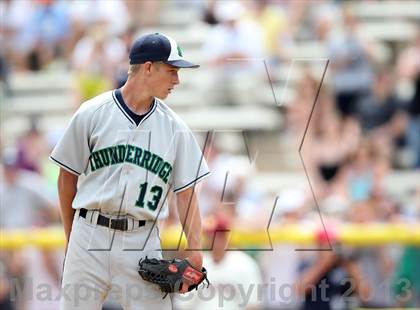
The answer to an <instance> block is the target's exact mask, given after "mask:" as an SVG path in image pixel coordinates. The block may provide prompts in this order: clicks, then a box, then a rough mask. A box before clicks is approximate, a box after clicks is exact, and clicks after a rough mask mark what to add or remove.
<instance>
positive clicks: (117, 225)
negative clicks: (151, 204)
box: [79, 208, 146, 231]
mask: <svg viewBox="0 0 420 310" xmlns="http://www.w3.org/2000/svg"><path fill="white" fill-rule="evenodd" d="M87 212H88V210H87V209H84V208H82V209H80V211H79V216H81V217H83V218H86V214H87ZM96 223H97V224H98V225H101V226H105V227H108V228H111V229H117V230H122V231H126V230H128V219H126V218H123V219H110V218H108V217H106V216H103V215H101V214H99V215H98V221H97V222H96ZM144 225H146V221H134V227H133V228H137V227H142V226H144Z"/></svg>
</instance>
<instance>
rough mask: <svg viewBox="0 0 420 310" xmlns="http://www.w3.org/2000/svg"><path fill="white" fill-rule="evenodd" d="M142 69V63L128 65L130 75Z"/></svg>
mask: <svg viewBox="0 0 420 310" xmlns="http://www.w3.org/2000/svg"><path fill="white" fill-rule="evenodd" d="M139 69H140V64H134V65H130V66H129V67H128V72H127V74H128V76H130V75H133V74H135V73H136V72H137V71H139Z"/></svg>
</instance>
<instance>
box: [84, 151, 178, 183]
mask: <svg viewBox="0 0 420 310" xmlns="http://www.w3.org/2000/svg"><path fill="white" fill-rule="evenodd" d="M89 162H90V167H91V168H92V172H93V171H96V170H98V169H101V168H104V167H107V166H110V165H115V164H121V163H123V162H127V163H131V164H134V165H136V166H139V167H141V168H144V169H146V170H148V171H150V172H152V173H153V174H156V175H157V176H159V178H161V179H162V181H163V182H165V183H168V180H169V176H170V175H171V172H172V166H171V164H170V163H168V162H166V161H164V160H163V159H162V158H161V157H160V156H159V155H157V154H154V153H152V152H150V151H148V150H143V149H141V148H139V147H137V146H134V145H129V144H127V145H116V146H111V147H107V148H104V149H100V150H97V151H95V152H92V154H90V157H89Z"/></svg>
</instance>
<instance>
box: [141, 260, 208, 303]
mask: <svg viewBox="0 0 420 310" xmlns="http://www.w3.org/2000/svg"><path fill="white" fill-rule="evenodd" d="M138 271H139V274H140V276H141V277H142V278H143V280H145V281H149V282H151V283H154V284H157V285H158V286H159V288H160V289H161V291H162V292H164V293H166V295H165V296H164V297H163V298H165V297H166V296H167V295H168V294H169V293H174V292H179V291H180V290H181V288H182V283H186V284H187V285H188V291H191V290H193V289H197V288H198V286H199V285H200V284H201V283H202V282H203V281H206V282H207V287H208V286H209V285H210V283H209V280H208V279H207V270H206V269H205V268H204V267H203V268H202V269H201V270H197V269H195V268H194V267H193V266H191V264H190V262H189V261H188V260H186V259H177V258H175V259H172V260H165V259H156V258H147V256H146V258H144V259H140V261H139V269H138Z"/></svg>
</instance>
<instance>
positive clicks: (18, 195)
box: [0, 150, 59, 309]
mask: <svg viewBox="0 0 420 310" xmlns="http://www.w3.org/2000/svg"><path fill="white" fill-rule="evenodd" d="M2 168H3V169H2V171H1V172H2V178H1V184H0V188H2V201H1V205H0V229H27V228H34V227H41V226H46V225H47V224H49V223H50V222H51V219H52V218H56V212H55V210H54V209H53V208H52V206H51V204H50V201H49V200H48V199H46V198H45V197H44V196H43V195H42V194H40V193H43V191H42V189H41V188H42V184H43V180H42V178H41V177H40V176H39V175H37V174H34V173H32V172H27V171H24V170H21V169H20V168H19V167H18V162H17V156H16V154H15V152H14V151H13V150H10V151H9V150H7V151H6V152H5V154H4V157H3V166H2ZM41 255H42V263H43V265H44V266H45V270H46V272H47V273H48V274H49V275H50V276H51V279H53V281H54V283H55V284H56V285H58V283H59V274H58V270H57V269H55V268H54V264H53V263H52V262H53V261H54V258H53V257H52V256H51V253H49V252H47V251H42V252H41ZM0 261H1V262H2V264H4V266H5V268H6V271H7V275H8V277H9V278H10V279H13V283H14V285H18V287H20V288H21V294H20V293H18V294H17V296H15V297H16V299H15V300H12V303H13V304H14V307H16V309H24V308H26V306H27V302H28V300H27V298H29V299H32V297H33V296H31V295H28V294H33V293H34V292H28V291H27V289H28V288H29V287H30V285H27V284H28V283H27V281H31V279H30V278H28V277H27V273H28V270H27V266H31V264H30V263H29V261H28V260H27V252H24V251H19V250H9V251H2V253H1V256H0ZM32 283H33V282H32ZM25 287H26V290H25V289H24V288H25ZM12 289H14V290H16V289H17V290H18V292H19V289H18V288H16V287H13V288H12Z"/></svg>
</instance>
